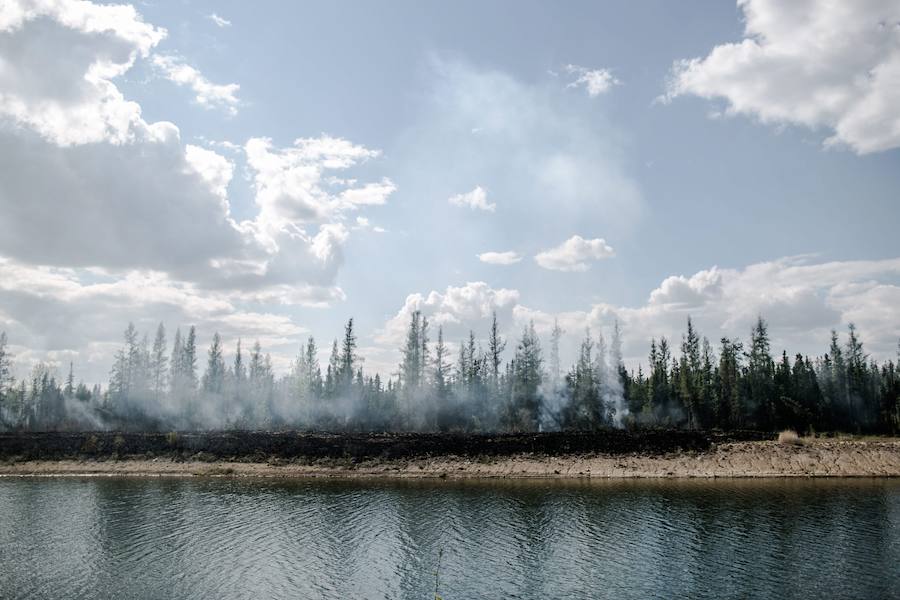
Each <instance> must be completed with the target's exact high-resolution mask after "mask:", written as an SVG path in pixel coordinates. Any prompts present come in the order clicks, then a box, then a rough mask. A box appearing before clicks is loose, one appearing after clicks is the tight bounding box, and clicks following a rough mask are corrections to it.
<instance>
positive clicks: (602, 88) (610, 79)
mask: <svg viewBox="0 0 900 600" xmlns="http://www.w3.org/2000/svg"><path fill="white" fill-rule="evenodd" d="M565 70H566V73H568V74H570V75H574V76H575V80H574V81H572V82H570V83H569V84H568V85H566V87H568V88H579V87H583V88H584V89H585V90H586V91H587V93H588V96H590V97H591V98H596V97H597V96H599V95H601V94H605V93H606V92H608V91H609V90H611V89H612V87H613V86H616V85H622V82H621V81H619V80H618V79H616V78H615V77H614V76H613V74H612V72H611V71H610V70H609V69H588V68H586V67H580V66H578V65H566V67H565Z"/></svg>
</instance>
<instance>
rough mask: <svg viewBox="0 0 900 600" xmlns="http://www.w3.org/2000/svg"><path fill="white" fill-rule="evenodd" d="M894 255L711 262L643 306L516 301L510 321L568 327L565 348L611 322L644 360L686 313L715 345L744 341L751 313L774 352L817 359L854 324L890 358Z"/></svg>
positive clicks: (673, 336) (898, 272)
mask: <svg viewBox="0 0 900 600" xmlns="http://www.w3.org/2000/svg"><path fill="white" fill-rule="evenodd" d="M898 276H900V259H888V260H872V261H864V260H860V261H845V262H826V263H813V262H811V259H810V258H809V257H788V258H782V259H779V260H775V261H769V262H762V263H756V264H752V265H749V266H747V267H745V268H743V269H721V268H718V267H712V268H710V269H705V270H702V271H699V272H697V273H695V274H693V275H691V276H672V277H668V278H666V279H665V280H663V281H662V282H661V283H660V285H659V286H658V287H657V288H656V289H654V290H653V291H652V292H651V293H650V295H649V297H648V300H647V302H646V303H645V304H643V305H640V306H614V305H610V304H603V303H601V304H595V305H593V306H592V307H590V308H588V309H586V310H575V311H570V312H561V313H550V312H545V311H541V310H534V309H531V308H528V307H525V306H522V305H517V306H516V307H515V308H514V311H513V312H514V316H515V318H516V321H517V322H519V323H524V322H527V321H529V320H534V321H535V323H536V326H537V327H538V329H539V331H541V332H543V333H545V334H548V333H549V331H550V330H551V328H552V327H553V322H554V319H558V320H559V323H560V325H561V326H562V327H563V329H565V330H566V331H567V332H569V333H570V334H571V335H570V341H569V344H570V347H571V348H574V347H575V345H576V344H577V338H578V336H579V335H582V334H583V331H584V329H585V327H591V329H593V330H595V331H596V330H602V329H608V328H609V327H611V325H612V322H613V321H614V320H616V319H618V320H619V321H620V323H622V325H623V326H624V331H625V342H626V348H625V352H626V356H628V357H629V362H630V363H631V364H632V365H636V364H637V363H638V362H644V363H646V356H645V355H646V352H647V350H648V347H649V340H650V338H651V337H656V338H659V337H660V336H665V337H667V338H669V339H670V340H672V341H674V342H675V343H676V344H677V343H678V340H679V339H680V336H681V334H682V333H683V332H684V328H685V323H686V320H687V318H688V316H690V317H691V318H692V319H693V321H694V324H695V325H696V326H697V327H698V328H699V329H700V331H701V333H703V334H705V335H707V336H708V337H709V338H710V341H711V342H713V344H714V345H716V344H717V342H718V339H719V338H720V337H721V336H722V335H727V336H732V337H739V338H741V339H746V338H747V336H748V335H749V332H750V329H751V328H752V326H753V324H754V322H755V320H756V317H757V316H758V315H762V316H763V317H764V318H765V319H766V320H767V321H768V323H769V326H770V334H771V336H772V341H773V343H772V346H773V351H774V352H776V353H777V352H780V351H781V350H782V349H786V350H788V351H789V352H802V353H805V354H809V355H811V356H815V355H818V354H821V353H822V352H824V351H825V349H826V347H827V345H828V341H829V335H830V331H831V329H838V330H843V329H844V328H845V327H846V325H847V324H848V323H851V322H853V323H855V324H856V325H857V326H858V328H859V330H860V332H861V334H862V336H863V340H864V342H865V343H866V350H867V351H868V352H870V353H871V354H872V356H873V357H875V358H877V359H879V360H883V359H886V358H891V357H893V356H895V353H896V348H897V340H898V338H900V303H898V302H897V300H898V298H900V286H898V285H896V283H894V282H896V281H897V278H898Z"/></svg>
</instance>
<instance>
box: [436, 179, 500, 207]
mask: <svg viewBox="0 0 900 600" xmlns="http://www.w3.org/2000/svg"><path fill="white" fill-rule="evenodd" d="M447 202H449V203H450V204H452V205H454V206H463V207H469V208H471V209H473V210H483V211H485V212H494V210H496V208H497V205H496V204H494V203H493V202H492V203H490V204H488V201H487V192H486V191H485V189H484V188H483V187H481V186H480V185H479V186H476V187H475V189H474V190H472V191H471V192H466V193H465V194H456V195H455V196H450V197H449V198H447Z"/></svg>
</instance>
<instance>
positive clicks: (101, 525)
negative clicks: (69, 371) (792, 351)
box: [0, 477, 900, 600]
mask: <svg viewBox="0 0 900 600" xmlns="http://www.w3.org/2000/svg"><path fill="white" fill-rule="evenodd" d="M439 556H440V568H439V582H438V587H439V591H440V594H441V595H442V596H443V598H444V599H445V600H451V599H454V598H460V599H462V598H466V599H470V598H526V599H543V598H615V599H623V598H660V597H662V598H671V597H692V598H717V599H718V598H776V597H777V598H815V599H819V600H821V599H824V598H868V599H874V598H900V480H896V479H893V480H891V479H864V480H863V479H859V480H858V479H844V480H680V481H679V480H664V481H646V480H644V481H638V480H635V481H591V482H588V481H583V482H578V481H573V482H561V481H544V482H534V481H520V482H517V481H498V482H491V481H471V482H467V481H462V482H461V481H441V480H435V481H386V480H365V481H359V480H357V481H324V480H298V481H287V482H286V481H273V480H250V479H167V478H162V479H154V478H145V479H141V478H133V479H128V478H104V477H94V478H77V477H73V478H14V477H9V478H3V479H0V598H118V599H126V598H160V599H162V598H167V599H168V598H173V599H180V598H223V599H224V598H340V599H346V598H417V599H426V598H433V597H434V587H435V576H434V574H435V571H436V570H438V559H439Z"/></svg>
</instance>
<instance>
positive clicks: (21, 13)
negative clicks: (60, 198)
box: [0, 1, 167, 146]
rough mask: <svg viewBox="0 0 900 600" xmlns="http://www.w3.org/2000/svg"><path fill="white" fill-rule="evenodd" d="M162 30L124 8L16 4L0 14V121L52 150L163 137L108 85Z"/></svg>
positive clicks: (160, 128) (144, 52) (157, 39)
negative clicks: (24, 131)
mask: <svg viewBox="0 0 900 600" xmlns="http://www.w3.org/2000/svg"><path fill="white" fill-rule="evenodd" d="M165 35H166V31H165V29H162V28H156V27H153V26H152V25H148V24H147V23H144V22H143V21H142V20H141V19H140V16H139V15H138V14H137V13H136V12H135V10H134V8H133V7H131V6H99V5H95V4H91V3H89V2H79V3H74V2H42V3H32V2H16V1H7V2H4V3H3V6H2V7H0V117H3V118H5V119H8V120H10V121H12V122H13V123H16V124H18V125H20V126H23V127H26V128H28V129H30V130H33V131H35V132H36V133H37V134H38V135H40V136H41V137H42V138H44V139H45V140H47V141H49V142H50V143H53V144H56V145H59V146H73V145H79V144H89V143H94V142H109V143H112V144H124V143H127V142H131V141H134V140H135V139H136V138H150V139H152V138H155V137H160V136H163V137H164V136H165V135H167V131H166V128H165V127H164V126H163V125H161V124H158V126H155V127H154V126H148V125H147V124H146V123H144V122H143V121H142V120H141V117H140V114H141V111H140V107H139V106H138V105H137V103H135V102H129V101H127V100H125V98H124V96H123V95H122V94H121V92H119V90H118V89H117V88H116V86H115V85H114V84H113V83H112V82H111V80H112V79H113V78H115V77H117V76H119V75H121V74H123V73H125V72H126V71H127V70H128V69H130V68H131V67H132V65H133V64H134V62H135V60H136V59H137V58H138V57H139V56H140V57H145V56H147V54H148V53H149V52H150V50H151V49H152V48H153V47H154V46H156V44H158V43H159V42H160V40H162V39H163V37H165Z"/></svg>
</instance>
